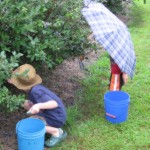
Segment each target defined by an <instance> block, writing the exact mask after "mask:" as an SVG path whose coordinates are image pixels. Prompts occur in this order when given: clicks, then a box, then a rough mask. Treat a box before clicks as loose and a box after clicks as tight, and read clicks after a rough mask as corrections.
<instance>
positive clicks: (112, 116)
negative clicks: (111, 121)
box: [106, 112, 116, 118]
mask: <svg viewBox="0 0 150 150" xmlns="http://www.w3.org/2000/svg"><path fill="white" fill-rule="evenodd" d="M106 115H107V116H109V117H111V118H116V116H114V115H112V114H109V113H107V112H106Z"/></svg>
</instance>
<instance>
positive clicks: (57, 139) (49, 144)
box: [45, 131, 67, 147]
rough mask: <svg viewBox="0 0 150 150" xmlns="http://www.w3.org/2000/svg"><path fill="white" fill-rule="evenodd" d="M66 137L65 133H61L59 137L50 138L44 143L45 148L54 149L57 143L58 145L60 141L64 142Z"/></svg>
mask: <svg viewBox="0 0 150 150" xmlns="http://www.w3.org/2000/svg"><path fill="white" fill-rule="evenodd" d="M66 137H67V133H66V132H65V131H63V133H62V134H61V135H60V136H59V137H54V136H51V138H50V139H48V140H46V141H45V146H46V147H54V146H56V145H57V144H58V143H60V142H61V141H62V140H64V139H65V138H66Z"/></svg>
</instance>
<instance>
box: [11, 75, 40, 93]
mask: <svg viewBox="0 0 150 150" xmlns="http://www.w3.org/2000/svg"><path fill="white" fill-rule="evenodd" d="M11 83H12V84H13V85H14V86H16V87H17V88H18V89H20V90H30V89H31V88H32V87H33V86H34V85H36V84H41V83H42V79H41V77H40V76H39V75H37V74H36V76H35V79H34V83H32V84H30V85H24V84H22V83H21V82H20V81H19V80H18V78H17V77H13V78H11Z"/></svg>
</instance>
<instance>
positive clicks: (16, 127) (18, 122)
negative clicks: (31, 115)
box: [16, 121, 21, 134]
mask: <svg viewBox="0 0 150 150" xmlns="http://www.w3.org/2000/svg"><path fill="white" fill-rule="evenodd" d="M20 123H21V121H19V122H18V123H17V125H16V134H17V131H18V127H19V124H20Z"/></svg>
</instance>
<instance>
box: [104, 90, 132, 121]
mask: <svg viewBox="0 0 150 150" xmlns="http://www.w3.org/2000/svg"><path fill="white" fill-rule="evenodd" d="M129 103H130V96H129V94H128V93H126V92H123V91H109V92H107V93H105V95H104V108H105V117H106V119H107V120H108V121H109V122H111V123H113V124H117V123H122V122H125V121H126V120H127V117H128V108H129Z"/></svg>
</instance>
